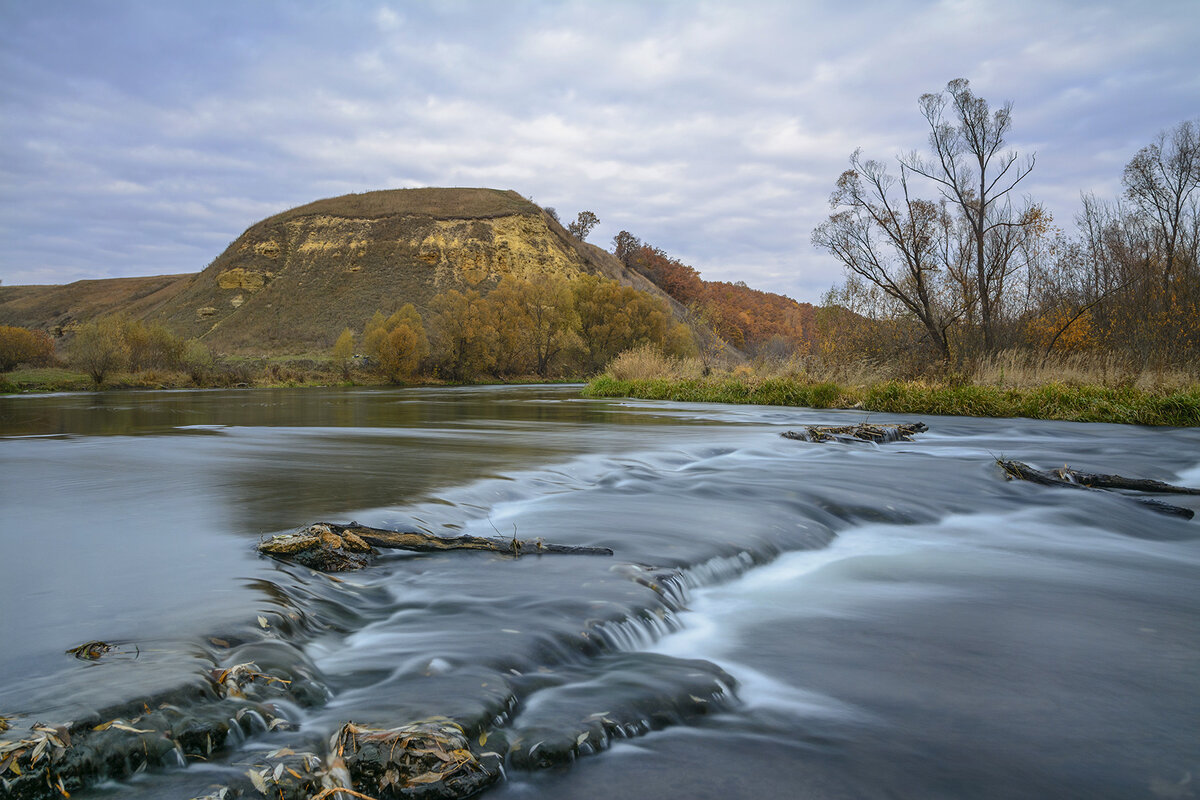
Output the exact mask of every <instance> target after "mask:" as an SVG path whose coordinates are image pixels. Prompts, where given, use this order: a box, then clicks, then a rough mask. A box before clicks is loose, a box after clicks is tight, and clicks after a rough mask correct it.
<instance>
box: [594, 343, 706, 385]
mask: <svg viewBox="0 0 1200 800" xmlns="http://www.w3.org/2000/svg"><path fill="white" fill-rule="evenodd" d="M607 371H608V373H609V374H610V375H612V376H613V377H614V378H616V379H617V380H621V381H636V380H648V379H651V378H666V379H668V380H675V381H678V380H690V379H693V378H699V377H700V375H701V373H702V372H703V367H702V366H701V365H700V362H699V361H698V360H696V359H694V358H688V359H679V358H671V357H670V356H665V355H663V354H662V351H661V350H659V349H658V348H657V347H655V346H654V345H651V344H645V345H642V346H641V347H635V348H633V349H632V350H626V351H625V352H624V353H621V354H620V355H618V356H617V357H616V358H614V359H613V360H612V362H611V363H609V365H608V370H607Z"/></svg>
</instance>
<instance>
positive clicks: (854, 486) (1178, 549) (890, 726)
mask: <svg viewBox="0 0 1200 800" xmlns="http://www.w3.org/2000/svg"><path fill="white" fill-rule="evenodd" d="M865 416H866V415H865V414H864V413H863V412H854V411H818V410H809V409H795V408H769V407H758V406H721V405H710V404H698V403H668V402H651V401H622V400H589V399H583V398H581V397H580V396H579V387H560V386H543V387H507V388H496V387H486V388H455V389H439V388H421V389H394V390H382V389H304V390H240V391H195V392H141V393H105V394H65V395H49V396H19V397H17V396H13V397H0V522H2V526H0V545H2V547H3V558H2V559H0V604H2V609H3V612H2V614H0V633H2V636H0V641H2V642H3V647H2V648H0V675H3V676H4V680H3V682H2V683H0V716H6V717H14V721H13V726H14V731H10V732H9V733H7V734H0V738H9V739H11V738H12V736H13V735H14V733H17V734H19V733H20V729H22V728H26V729H27V728H28V726H29V725H30V724H32V723H33V722H35V721H43V722H66V721H68V720H77V719H82V718H87V717H88V715H89V714H92V715H94V714H96V713H97V709H106V708H114V707H118V706H120V705H121V704H130V703H136V702H140V701H141V699H142V698H148V699H150V698H158V697H162V696H165V695H166V694H169V693H170V692H172V691H174V690H177V689H178V687H181V686H190V685H194V684H196V683H197V682H203V681H205V680H207V678H206V676H207V675H208V674H209V671H210V670H212V669H214V668H216V669H220V668H224V667H228V666H231V665H232V664H233V663H235V662H240V661H245V660H247V658H248V657H250V656H253V658H254V660H255V663H256V664H258V665H259V666H260V667H261V668H263V669H268V667H269V666H270V665H273V664H277V665H281V666H283V667H285V668H288V669H291V670H293V671H297V670H298V673H297V674H299V673H303V674H304V675H307V676H309V677H310V678H311V679H312V686H313V689H312V692H313V696H312V697H310V698H309V699H310V702H306V703H299V702H298V703H294V704H291V705H288V704H286V703H285V704H284V705H283V706H282V710H283V712H284V713H285V715H286V716H287V717H288V719H289V721H290V722H291V723H292V725H291V726H289V727H297V728H298V729H299V732H297V731H286V730H282V729H281V730H276V731H264V730H259V731H257V732H255V733H254V734H253V735H251V736H249V737H248V738H246V739H245V741H242V742H239V743H238V744H237V745H236V747H234V748H233V749H232V750H231V751H229V750H227V751H225V752H222V753H219V754H214V756H213V758H212V759H210V760H207V761H204V762H203V763H193V764H190V765H189V766H188V767H187V768H186V769H185V768H181V767H164V768H154V769H150V770H148V771H146V772H144V773H142V774H139V775H136V776H134V777H133V778H132V779H126V780H123V781H121V782H117V781H111V780H110V781H107V782H102V783H100V784H99V785H97V786H94V787H92V788H90V789H87V790H85V791H81V792H74V793H72V794H73V796H74V797H76V798H85V800H86V798H107V797H122V798H124V797H133V798H151V797H178V798H189V797H192V796H199V795H201V794H204V793H205V792H209V791H212V788H213V787H214V786H217V785H220V784H222V783H224V782H226V781H228V780H230V779H232V778H233V777H236V776H240V775H241V773H242V772H243V771H244V769H245V764H246V763H249V762H252V761H253V760H254V759H255V758H256V757H257V756H259V755H261V753H262V752H264V751H266V750H271V749H273V748H277V747H279V745H280V743H281V742H289V741H293V740H295V738H296V737H297V736H304V735H307V736H310V737H313V736H316V735H318V734H319V735H320V737H322V738H327V737H328V735H329V734H330V733H331V732H333V731H335V730H336V729H337V727H338V726H339V725H340V724H341V723H342V722H345V721H347V720H354V721H356V722H361V723H365V724H376V725H382V726H392V725H398V724H402V723H405V722H409V721H412V720H413V719H417V718H421V717H423V716H430V715H435V714H442V715H446V716H449V717H452V718H455V719H463V718H470V717H472V715H473V716H475V717H481V718H487V719H490V720H491V722H490V723H489V725H490V727H491V729H492V730H493V738H494V740H495V741H496V742H502V741H508V742H509V743H510V744H511V743H513V742H521V743H522V744H523V747H524V748H525V752H526V753H532V752H533V751H534V750H535V745H538V743H539V742H545V746H546V748H550V746H551V743H552V742H555V741H558V742H560V743H561V741H568V744H570V742H571V741H574V742H575V745H574V748H573V750H574V751H577V757H574V758H572V759H571V762H570V763H567V764H554V765H551V766H545V767H543V768H536V766H531V765H530V764H528V763H526V764H517V763H513V762H512V761H510V763H509V765H508V766H507V768H506V771H505V779H504V780H503V781H502V782H501V783H499V784H497V785H496V786H494V787H493V788H492V789H490V790H488V791H487V792H486V793H485V794H484V796H485V797H487V798H489V800H492V799H493V798H494V799H495V800H499V799H500V798H503V799H504V800H548V799H549V798H593V797H595V798H599V797H614V796H615V797H632V796H638V797H679V798H714V799H715V798H722V799H728V798H747V800H749V798H762V797H796V798H814V799H817V798H820V799H822V800H824V799H825V798H963V797H972V798H1031V797H1057V798H1074V797H1078V798H1093V799H1094V798H1108V797H1111V798H1136V797H1146V798H1186V797H1194V796H1196V795H1197V794H1198V793H1200V790H1198V789H1197V784H1200V537H1198V533H1200V519H1198V520H1195V521H1186V520H1181V519H1177V518H1173V517H1169V516H1164V515H1160V514H1157V513H1154V512H1153V511H1151V510H1149V509H1147V508H1146V507H1145V506H1143V505H1140V504H1138V503H1136V502H1134V501H1133V500H1131V499H1129V498H1128V497H1123V496H1120V495H1119V494H1116V493H1101V492H1083V491H1065V490H1062V489H1055V488H1048V487H1043V486H1037V485H1033V484H1028V483H1023V482H1010V481H1006V480H1005V479H1004V476H1003V474H1002V473H1001V471H1000V470H999V468H998V467H997V466H996V465H995V459H996V458H997V457H1000V456H1003V457H1005V458H1014V459H1019V460H1022V461H1025V462H1029V463H1031V464H1033V465H1035V466H1039V467H1042V468H1053V467H1058V466H1061V465H1063V464H1064V463H1068V464H1070V465H1071V466H1073V467H1076V468H1079V469H1084V470H1088V471H1093V472H1112V473H1121V474H1124V475H1130V476H1136V477H1148V478H1157V479H1159V480H1164V481H1167V482H1170V483H1176V484H1184V485H1190V486H1198V485H1200V430H1198V429H1151V428H1138V427H1131V426H1118V425H1104V424H1077V423H1062V422H1047V421H1035V420H1025V419H972V418H957V417H920V418H916V417H914V418H904V421H908V420H909V419H920V420H921V421H923V422H925V423H926V424H928V426H929V431H928V432H927V433H924V434H921V435H919V436H917V437H916V439H915V440H914V441H911V442H897V443H892V444H885V445H871V444H857V445H856V444H850V445H847V444H809V443H805V442H798V441H791V440H787V439H784V438H782V437H781V436H780V433H782V432H783V431H786V430H789V429H795V428H797V427H798V426H801V425H810V424H827V423H836V424H844V423H848V422H857V421H861V420H862V419H864V417H865ZM872 421H876V422H879V421H885V419H884V418H883V417H881V416H880V415H873V416H872ZM1166 499H1168V500H1169V501H1170V502H1173V503H1176V504H1179V505H1185V506H1189V507H1191V508H1193V509H1197V510H1200V497H1195V496H1184V497H1182V498H1179V497H1176V498H1166ZM322 520H324V521H332V522H346V521H349V520H357V521H358V522H359V523H362V524H365V525H371V526H375V527H383V528H393V529H403V530H413V529H418V530H424V531H428V532H432V533H437V534H440V535H457V534H460V533H469V534H475V535H481V536H495V535H497V533H498V534H499V535H501V536H505V537H509V536H513V535H516V536H518V537H520V538H522V539H536V538H539V537H540V538H542V539H544V540H545V541H546V542H556V543H563V544H576V545H596V546H604V547H610V548H612V550H613V551H614V556H612V557H611V558H606V557H601V556H526V557H521V558H519V559H515V558H512V557H508V556H501V555H496V554H484V553H471V552H451V553H442V554H404V553H390V554H387V555H384V556H382V557H380V558H379V559H378V560H377V561H376V563H375V564H374V565H373V566H371V567H369V568H367V569H366V570H364V571H361V572H357V573H352V574H347V575H343V576H342V578H343V581H342V582H337V581H333V580H331V579H329V578H327V577H325V576H322V575H318V574H315V573H312V572H310V571H308V570H305V569H300V568H297V567H294V566H288V565H284V564H281V563H278V562H275V561H272V560H268V559H265V558H262V557H260V556H258V555H257V553H256V552H255V550H254V545H255V544H256V543H257V542H258V541H259V540H260V538H261V537H263V536H266V535H269V534H275V533H280V532H284V531H288V530H292V529H295V528H298V527H300V526H304V525H307V524H309V523H312V522H316V521H322ZM89 640H103V641H105V642H109V643H111V644H113V645H114V651H113V652H112V653H110V654H107V655H106V656H105V657H103V658H101V659H99V660H97V661H94V662H89V661H83V660H79V659H76V658H73V657H71V656H70V655H68V654H66V653H65V652H64V651H65V650H67V649H68V648H70V647H72V646H74V645H77V644H80V643H82V642H85V641H89ZM605 721H606V722H605ZM289 737H291V738H289ZM581 737H582V738H581ZM531 758H532V756H531ZM533 761H534V762H536V759H533Z"/></svg>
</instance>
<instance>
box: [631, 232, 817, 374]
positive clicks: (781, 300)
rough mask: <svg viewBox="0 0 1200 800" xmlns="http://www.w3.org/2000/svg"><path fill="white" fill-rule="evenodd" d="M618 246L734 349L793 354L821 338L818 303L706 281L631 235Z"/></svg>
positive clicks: (638, 270) (633, 267)
mask: <svg viewBox="0 0 1200 800" xmlns="http://www.w3.org/2000/svg"><path fill="white" fill-rule="evenodd" d="M616 243H617V254H618V256H619V258H620V260H621V262H622V263H624V264H625V265H626V266H628V267H629V268H630V269H631V270H632V271H634V272H636V273H638V274H639V275H643V276H645V277H646V278H647V279H648V280H650V281H651V282H653V283H654V284H655V285H656V286H658V287H659V288H661V289H662V290H663V291H664V292H666V293H667V294H668V295H670V296H671V297H672V298H673V299H674V300H676V301H678V302H679V303H680V304H682V305H684V306H687V307H689V308H692V309H696V311H697V313H698V314H699V315H700V316H702V317H704V318H705V320H706V323H707V325H708V326H710V327H711V328H712V330H713V331H715V332H716V334H717V335H718V336H720V337H721V338H722V339H724V340H725V341H726V342H728V343H729V344H731V345H733V346H734V347H737V348H739V349H740V350H743V351H745V352H748V353H751V354H754V355H787V354H790V353H793V352H796V351H800V352H805V351H808V350H809V349H810V348H811V347H812V344H813V341H814V338H815V335H816V319H815V317H816V313H815V309H814V308H813V306H812V304H810V303H798V302H796V301H795V300H793V299H792V298H790V297H787V296H785V295H781V294H775V293H774V292H763V291H760V290H758V289H751V288H750V287H749V286H747V285H746V284H745V283H743V282H741V281H738V282H737V283H728V282H726V281H706V280H704V279H703V278H701V277H700V273H699V272H697V271H696V270H695V269H694V268H692V267H690V266H688V265H687V264H684V263H683V262H681V261H680V260H679V259H676V258H672V257H670V256H669V255H667V254H666V253H665V252H663V251H662V250H661V249H659V248H657V247H654V246H653V245H650V244H647V243H645V242H642V241H641V240H640V239H638V238H637V237H636V236H634V235H633V234H631V233H629V232H628V231H621V232H620V233H619V234H617V237H616Z"/></svg>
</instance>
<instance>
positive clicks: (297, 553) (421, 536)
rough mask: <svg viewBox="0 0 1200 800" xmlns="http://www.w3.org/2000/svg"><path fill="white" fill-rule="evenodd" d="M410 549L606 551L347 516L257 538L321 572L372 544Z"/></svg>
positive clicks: (277, 553) (346, 564)
mask: <svg viewBox="0 0 1200 800" xmlns="http://www.w3.org/2000/svg"><path fill="white" fill-rule="evenodd" d="M376 547H380V548H387V549H395V550H413V551H415V552H418V553H436V552H442V551H444V550H484V551H487V552H492V553H507V554H508V555H513V556H525V555H559V554H567V555H593V556H611V555H612V554H613V551H612V550H610V549H609V548H607V547H581V546H576V545H566V544H548V543H546V542H543V541H542V540H541V539H536V540H533V541H530V540H527V539H526V540H523V539H518V538H516V537H515V536H514V537H513V538H512V539H503V538H497V539H489V538H485V537H482V536H434V535H433V534H431V533H422V532H420V531H389V530H384V529H382V528H369V527H367V526H365V525H359V524H358V523H356V522H352V523H350V524H349V525H338V524H336V523H332V522H318V523H317V524H315V525H310V526H308V527H307V528H305V529H304V530H301V531H297V532H296V533H285V534H280V535H279V536H273V537H271V538H270V539H267V540H266V541H264V542H261V543H259V545H258V551H259V552H260V553H265V554H266V555H269V556H274V557H275V558H282V559H284V560H288V561H295V562H297V563H299V564H303V565H304V566H307V567H312V568H313V569H320V570H324V571H326V572H343V571H346V570H353V569H361V568H363V567H365V566H366V565H367V564H368V563H369V557H370V556H372V555H374V554H375V550H374V548H376Z"/></svg>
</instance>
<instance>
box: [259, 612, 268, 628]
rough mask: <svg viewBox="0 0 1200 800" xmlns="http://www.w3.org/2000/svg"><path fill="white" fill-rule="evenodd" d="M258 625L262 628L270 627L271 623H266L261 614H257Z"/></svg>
mask: <svg viewBox="0 0 1200 800" xmlns="http://www.w3.org/2000/svg"><path fill="white" fill-rule="evenodd" d="M258 624H259V625H261V626H262V627H264V628H269V627H271V623H269V622H267V618H266V617H264V616H262V615H261V614H259V616H258Z"/></svg>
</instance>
